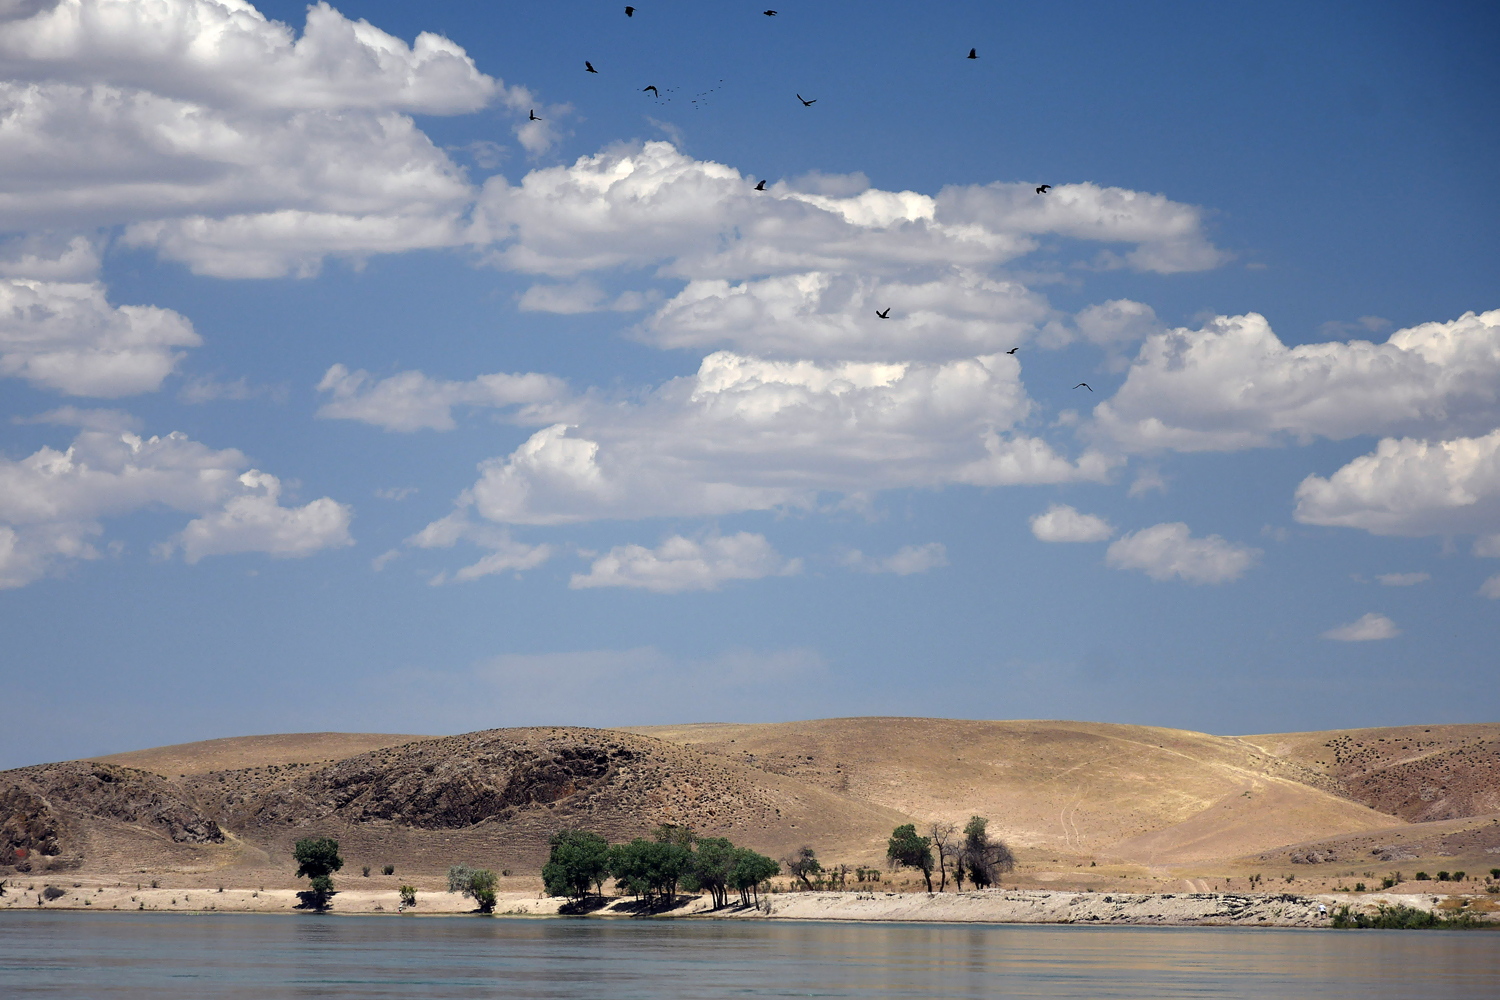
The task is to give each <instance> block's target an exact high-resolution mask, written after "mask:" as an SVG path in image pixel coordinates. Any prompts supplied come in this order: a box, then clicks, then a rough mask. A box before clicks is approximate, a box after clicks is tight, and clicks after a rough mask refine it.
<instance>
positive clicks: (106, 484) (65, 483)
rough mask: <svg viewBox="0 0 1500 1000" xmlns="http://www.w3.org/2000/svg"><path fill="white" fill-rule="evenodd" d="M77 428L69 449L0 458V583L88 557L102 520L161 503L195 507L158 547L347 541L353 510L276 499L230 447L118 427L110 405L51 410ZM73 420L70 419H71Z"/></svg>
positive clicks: (272, 548) (265, 480)
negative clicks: (1, 538) (101, 408)
mask: <svg viewBox="0 0 1500 1000" xmlns="http://www.w3.org/2000/svg"><path fill="white" fill-rule="evenodd" d="M49 417H50V419H51V420H52V421H55V422H72V423H77V424H80V425H82V426H83V428H84V429H83V430H81V431H80V432H79V434H78V435H77V437H76V438H75V439H74V440H73V442H72V444H71V445H69V447H68V448H67V449H66V450H62V451H59V450H57V449H55V448H51V447H44V448H42V449H41V450H39V451H37V452H35V453H34V454H32V455H29V456H27V457H26V458H23V459H20V460H19V461H12V460H10V459H8V458H4V457H0V535H3V536H4V542H3V545H0V548H3V556H0V587H19V586H24V585H25V584H27V583H30V582H32V581H33V580H36V579H39V578H40V577H42V576H45V575H47V574H48V573H50V572H52V571H54V570H56V569H59V568H61V567H63V566H65V565H66V564H68V563H69V562H70V561H72V560H79V559H95V558H98V557H99V554H100V553H99V550H98V549H97V548H96V546H95V544H94V542H95V540H96V539H98V538H99V537H100V536H102V535H103V532H104V525H103V523H102V522H103V521H104V520H105V519H107V518H110V517H119V516H122V515H125V514H129V513H133V512H135V511H140V510H147V509H156V508H163V507H164V508H167V509H170V510H175V511H180V512H183V513H186V514H191V515H194V519H193V520H192V521H190V522H189V523H188V524H187V526H186V527H185V528H184V529H183V531H182V532H181V533H179V534H178V535H176V536H174V537H173V538H171V539H169V540H167V541H165V542H164V543H163V544H162V546H161V551H162V552H164V553H170V552H172V551H174V550H175V549H177V548H178V547H181V548H182V550H183V552H184V554H185V556H186V558H187V560H188V561H189V562H196V561H197V560H198V559H200V558H202V557H203V556H205V555H218V554H224V553H229V552H266V553H269V554H271V555H275V556H304V555H308V554H310V553H312V552H315V551H317V550H319V549H323V548H327V547H330V546H341V545H348V544H350V538H349V531H348V527H349V520H350V517H351V510H350V508H349V507H348V506H346V505H344V504H340V503H337V502H335V501H333V500H331V499H329V498H327V497H323V498H321V499H318V500H314V501H312V502H311V503H308V504H304V505H302V506H300V507H288V506H283V505H282V504H281V503H280V500H279V497H280V493H281V483H280V481H279V480H278V479H277V478H276V477H275V476H271V475H268V474H266V473H262V472H260V471H258V470H256V469H251V468H248V466H249V462H248V461H247V460H246V458H245V456H244V455H243V454H241V453H240V452H239V451H237V450H235V449H233V448H226V449H222V450H214V449H212V448H209V447H208V446H206V445H203V444H200V443H198V442H196V441H193V440H190V439H189V438H188V437H187V436H185V435H183V434H181V433H172V434H167V435H165V436H156V437H150V438H144V437H141V436H139V435H137V434H135V433H133V432H132V431H129V430H124V429H121V423H122V421H121V420H118V419H114V418H113V417H112V416H111V414H110V413H109V411H80V412H72V413H70V412H63V411H55V412H54V413H53V414H51V415H49ZM70 418H73V419H70Z"/></svg>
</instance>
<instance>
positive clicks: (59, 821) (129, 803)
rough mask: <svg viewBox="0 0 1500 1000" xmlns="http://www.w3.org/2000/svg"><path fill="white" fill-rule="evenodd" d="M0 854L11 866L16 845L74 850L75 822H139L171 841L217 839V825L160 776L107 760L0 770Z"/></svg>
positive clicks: (46, 852) (48, 852)
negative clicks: (0, 772)
mask: <svg viewBox="0 0 1500 1000" xmlns="http://www.w3.org/2000/svg"><path fill="white" fill-rule="evenodd" d="M0 814H4V815H6V816H7V818H6V819H5V820H4V823H3V827H0V858H3V859H8V860H4V861H3V863H6V864H14V863H15V861H16V859H17V853H18V852H17V849H18V848H20V849H22V850H25V851H27V853H28V854H29V853H31V852H33V851H34V852H36V853H37V854H40V855H43V856H49V857H56V856H59V855H65V854H76V853H78V852H79V851H80V850H81V843H80V840H79V836H78V833H79V831H78V826H79V821H80V820H82V821H89V822H92V821H98V820H106V821H115V822H118V823H124V824H130V825H132V826H136V827H142V828H145V829H146V830H149V831H152V832H155V833H158V834H161V835H164V836H166V837H168V838H169V839H171V840H172V841H173V842H175V843H179V844H217V843H222V842H223V840H224V832H223V830H221V829H220V828H219V825H218V824H217V823H216V822H214V821H213V820H212V819H210V818H209V817H207V816H205V815H203V814H202V813H201V812H199V811H198V809H197V808H196V807H195V806H194V805H193V804H192V803H191V802H190V801H188V800H187V799H186V798H185V797H184V796H183V794H182V791H181V789H179V788H178V787H176V786H175V785H173V783H171V782H170V781H168V780H167V779H165V778H163V777H161V776H160V775H157V774H150V773H148V772H146V771H137V770H134V769H133V768H127V767H116V766H113V765H110V764H98V763H90V762H88V761H71V762H69V763H66V764H44V765H41V766H38V767H27V768H21V769H19V770H15V771H8V772H6V773H5V774H3V775H0Z"/></svg>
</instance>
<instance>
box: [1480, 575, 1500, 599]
mask: <svg viewBox="0 0 1500 1000" xmlns="http://www.w3.org/2000/svg"><path fill="white" fill-rule="evenodd" d="M1479 593H1480V596H1482V597H1493V598H1495V599H1497V600H1500V574H1496V575H1495V576H1492V577H1490V578H1489V579H1488V580H1486V581H1484V583H1483V584H1481V585H1480V587H1479Z"/></svg>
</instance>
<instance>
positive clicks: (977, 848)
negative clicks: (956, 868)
mask: <svg viewBox="0 0 1500 1000" xmlns="http://www.w3.org/2000/svg"><path fill="white" fill-rule="evenodd" d="M988 826H989V820H987V819H985V818H984V817H983V816H970V817H969V822H967V823H965V824H964V845H963V860H964V861H965V862H966V863H967V864H968V866H969V881H971V882H973V883H974V887H975V888H977V889H988V888H989V887H990V886H992V885H994V884H995V877H996V876H997V875H999V874H1000V873H1001V872H1008V871H1010V870H1011V869H1013V868H1015V867H1016V858H1015V855H1014V854H1012V853H1011V852H1010V848H1009V847H1006V846H1005V844H1004V843H1002V842H1001V841H998V840H993V839H991V837H990V835H989V830H988Z"/></svg>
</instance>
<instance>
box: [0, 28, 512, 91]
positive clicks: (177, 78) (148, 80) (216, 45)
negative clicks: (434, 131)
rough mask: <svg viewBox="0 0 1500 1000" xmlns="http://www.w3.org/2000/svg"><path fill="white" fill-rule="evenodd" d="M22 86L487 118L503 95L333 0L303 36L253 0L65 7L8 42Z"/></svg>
mask: <svg viewBox="0 0 1500 1000" xmlns="http://www.w3.org/2000/svg"><path fill="white" fill-rule="evenodd" d="M0 60H3V62H0V65H3V67H4V68H5V70H6V71H8V72H9V73H11V74H13V75H15V76H17V77H21V78H23V79H47V80H63V81H67V82H70V83H77V84H83V85H88V84H94V83H100V82H103V81H109V82H111V83H115V84H118V85H122V86H129V87H133V88H137V89H140V90H146V91H151V92H153V93H158V94H165V95H171V96H177V97H191V98H195V99H200V100H203V101H205V102H206V103H210V104H213V105H215V106H220V107H239V108H249V109H256V110H270V111H281V110H286V109H294V108H295V109H304V110H322V111H347V110H356V109H368V110H376V109H378V110H401V111H407V112H415V113H421V114H461V113H464V112H469V111H478V110H479V109H481V108H483V107H485V106H486V105H487V104H489V102H490V100H491V99H492V98H493V97H494V96H495V94H496V93H497V92H498V91H499V90H500V85H499V83H498V82H497V81H495V80H493V79H491V78H490V77H487V76H485V75H484V74H483V73H480V72H479V71H478V70H477V69H475V68H474V61H473V60H472V59H470V58H469V57H468V56H467V55H466V54H465V53H464V50H463V49H462V48H460V47H459V46H457V45H455V44H454V43H453V42H450V41H449V40H448V39H446V38H443V37H441V36H439V35H434V34H431V33H429V32H425V31H424V32H422V33H421V34H419V35H418V36H417V39H416V42H415V43H414V44H412V45H410V46H408V45H407V44H406V43H405V42H403V41H402V40H401V39H399V38H396V37H395V36H393V35H388V34H386V33H385V32H383V31H381V30H380V29H379V28H376V27H374V26H373V25H371V24H370V23H369V22H367V21H362V20H361V21H350V20H348V19H347V18H345V17H344V16H343V15H342V14H340V13H339V12H338V11H336V10H334V9H333V8H332V7H330V6H329V5H328V4H327V3H324V2H319V3H315V4H312V5H311V6H309V7H308V9H307V24H306V26H305V28H304V29H303V32H302V35H301V36H300V37H298V36H297V35H296V34H295V33H294V32H293V30H292V29H291V27H290V26H288V25H285V24H282V23H281V22H279V21H270V20H267V19H266V18H265V16H264V15H262V14H261V13H260V12H259V11H257V10H256V9H255V8H254V7H253V6H251V5H250V4H249V3H246V2H244V0H153V2H151V3H139V2H137V0H61V2H59V3H57V4H55V5H52V6H51V7H50V8H49V9H46V10H41V11H39V12H38V13H37V14H36V15H35V16H33V17H30V18H27V19H25V20H19V21H12V22H11V23H10V24H8V25H7V26H6V29H5V34H4V36H3V37H0Z"/></svg>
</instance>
